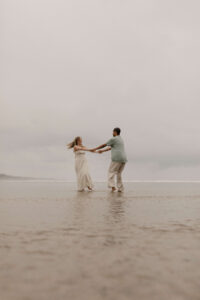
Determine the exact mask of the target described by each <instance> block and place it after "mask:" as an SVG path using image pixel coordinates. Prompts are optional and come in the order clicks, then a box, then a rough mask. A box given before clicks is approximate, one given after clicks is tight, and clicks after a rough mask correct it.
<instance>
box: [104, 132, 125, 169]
mask: <svg viewBox="0 0 200 300" xmlns="http://www.w3.org/2000/svg"><path fill="white" fill-rule="evenodd" d="M106 144H107V146H110V147H111V159H112V161H116V162H121V163H126V162H127V157H126V152H125V149H124V142H123V140H122V138H121V136H120V135H117V136H115V137H113V138H111V139H110V140H109V141H108V142H107V143H106Z"/></svg>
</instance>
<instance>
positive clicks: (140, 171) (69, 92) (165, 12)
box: [0, 0, 200, 180]
mask: <svg viewBox="0 0 200 300" xmlns="http://www.w3.org/2000/svg"><path fill="white" fill-rule="evenodd" d="M199 11H200V2H199V0H191V1H188V0H168V1H166V0H84V1H83V0H18V1H16V0H2V1H1V4H0V17H1V31H0V34H1V36H0V42H1V49H0V51H1V56H0V59H1V61H0V62H1V71H0V72H1V91H0V93H1V95H0V96H1V104H0V125H1V129H0V134H1V149H0V151H1V153H0V155H1V164H0V173H7V174H13V175H20V176H35V177H53V178H58V179H67V180H74V179H75V173H74V157H73V153H72V151H67V150H66V147H65V145H66V143H68V142H70V141H71V140H73V138H74V137H75V136H77V135H81V136H82V137H83V142H84V144H85V145H86V146H91V147H93V146H97V145H99V144H102V143H104V142H106V141H107V140H108V139H109V138H110V137H111V134H112V129H113V127H115V126H119V127H121V129H122V137H123V138H124V141H125V145H126V150H127V155H128V160H129V162H128V164H127V167H126V170H125V171H124V178H125V179H127V180H132V179H133V180H152V179H153V180H154V179H160V180H164V179H165V180H170V179H171V180H174V179H180V180H182V179H200V82H199V81H200V55H199V54H200V38H199V37H200V18H199ZM88 160H89V164H90V169H91V173H92V177H93V178H94V179H95V180H102V179H106V175H107V168H108V165H109V162H110V153H109V152H106V153H105V154H102V155H97V154H93V153H89V154H88Z"/></svg>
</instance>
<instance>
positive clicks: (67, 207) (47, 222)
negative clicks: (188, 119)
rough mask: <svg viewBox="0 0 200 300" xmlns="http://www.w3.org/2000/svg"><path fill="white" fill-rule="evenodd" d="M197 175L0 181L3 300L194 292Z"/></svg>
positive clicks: (197, 277) (193, 298)
mask: <svg viewBox="0 0 200 300" xmlns="http://www.w3.org/2000/svg"><path fill="white" fill-rule="evenodd" d="M199 253H200V183H133V184H127V185H126V191H125V193H123V194H118V193H113V194H112V193H110V192H108V191H107V190H106V184H98V185H97V186H96V192H85V193H77V192H76V191H75V185H74V184H66V183H62V182H60V183H59V182H57V183H56V182H54V183H49V182H0V299H1V300H36V299H37V300H55V299H56V300H62V299H63V300H64V299H70V300H71V299H73V300H79V299H80V300H90V299H91V300H100V299H109V300H123V299H125V300H126V299H128V300H129V299H136V300H143V299H145V300H146V299H148V300H149V299H150V300H154V299H155V300H169V299H170V300H186V299H187V300H199V299H200V254H199Z"/></svg>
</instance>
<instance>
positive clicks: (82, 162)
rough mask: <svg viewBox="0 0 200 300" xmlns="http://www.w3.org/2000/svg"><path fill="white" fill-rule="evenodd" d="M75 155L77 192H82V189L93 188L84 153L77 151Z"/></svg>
mask: <svg viewBox="0 0 200 300" xmlns="http://www.w3.org/2000/svg"><path fill="white" fill-rule="evenodd" d="M74 154H75V170H76V176H77V186H78V190H79V191H82V190H83V189H84V188H87V187H89V188H91V189H92V187H93V183H92V179H91V176H90V174H89V169H88V163H87V159H86V155H85V151H82V150H78V151H75V152H74Z"/></svg>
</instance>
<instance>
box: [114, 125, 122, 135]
mask: <svg viewBox="0 0 200 300" xmlns="http://www.w3.org/2000/svg"><path fill="white" fill-rule="evenodd" d="M113 131H115V132H117V135H120V132H121V129H120V128H119V127H116V128H114V129H113Z"/></svg>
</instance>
